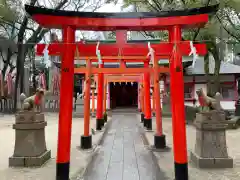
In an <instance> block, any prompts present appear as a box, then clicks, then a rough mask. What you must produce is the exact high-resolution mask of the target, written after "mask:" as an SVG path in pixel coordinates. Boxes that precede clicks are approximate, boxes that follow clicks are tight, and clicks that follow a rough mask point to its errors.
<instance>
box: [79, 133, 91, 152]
mask: <svg viewBox="0 0 240 180" xmlns="http://www.w3.org/2000/svg"><path fill="white" fill-rule="evenodd" d="M81 148H82V149H91V148H92V136H91V135H90V136H81Z"/></svg>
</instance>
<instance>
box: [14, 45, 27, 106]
mask: <svg viewBox="0 0 240 180" xmlns="http://www.w3.org/2000/svg"><path fill="white" fill-rule="evenodd" d="M24 59H25V48H24V44H22V43H18V54H17V67H16V68H17V74H16V82H15V91H14V110H15V111H16V110H17V93H18V87H19V84H20V83H19V80H20V78H22V77H21V76H22V74H23V71H24ZM22 92H23V84H22V83H21V84H20V93H22Z"/></svg>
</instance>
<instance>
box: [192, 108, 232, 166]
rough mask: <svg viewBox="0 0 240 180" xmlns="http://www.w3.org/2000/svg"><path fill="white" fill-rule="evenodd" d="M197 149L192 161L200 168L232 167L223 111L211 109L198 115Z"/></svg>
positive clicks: (196, 122)
mask: <svg viewBox="0 0 240 180" xmlns="http://www.w3.org/2000/svg"><path fill="white" fill-rule="evenodd" d="M195 126H196V142H195V150H194V152H191V157H190V159H191V161H192V162H193V163H194V164H195V165H196V166H197V167H199V168H232V167H233V159H232V158H230V157H229V156H228V152H227V144H226V128H227V123H226V120H225V114H224V112H222V111H218V110H210V111H208V112H200V113H198V114H197V115H196V120H195Z"/></svg>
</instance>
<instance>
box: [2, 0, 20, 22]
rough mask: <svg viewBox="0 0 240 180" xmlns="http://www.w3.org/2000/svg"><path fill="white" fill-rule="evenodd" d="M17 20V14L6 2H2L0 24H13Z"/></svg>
mask: <svg viewBox="0 0 240 180" xmlns="http://www.w3.org/2000/svg"><path fill="white" fill-rule="evenodd" d="M15 19H16V17H15V14H14V12H13V10H12V9H11V8H10V7H9V6H8V4H7V3H6V0H0V23H3V22H13V21H15Z"/></svg>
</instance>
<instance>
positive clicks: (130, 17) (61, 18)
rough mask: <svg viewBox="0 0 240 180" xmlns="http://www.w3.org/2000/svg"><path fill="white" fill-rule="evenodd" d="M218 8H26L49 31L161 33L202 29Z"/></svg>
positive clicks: (26, 6) (215, 6)
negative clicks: (176, 28)
mask: <svg viewBox="0 0 240 180" xmlns="http://www.w3.org/2000/svg"><path fill="white" fill-rule="evenodd" d="M217 9H218V5H214V6H207V7H200V8H192V9H185V10H174V11H161V12H124V13H119V12H118V13H100V12H76V11H64V10H55V9H47V8H42V7H36V6H30V5H25V10H26V12H27V13H28V14H29V15H30V16H31V17H32V18H33V20H35V21H36V22H37V23H39V24H40V25H42V26H44V27H48V28H62V27H64V26H67V25H69V26H73V27H75V28H76V29H82V30H94V31H109V30H136V31H139V30H160V29H167V28H169V26H173V25H179V26H181V27H184V28H187V27H201V26H203V25H204V24H205V23H207V22H208V15H209V14H210V13H215V12H216V11H217Z"/></svg>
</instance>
